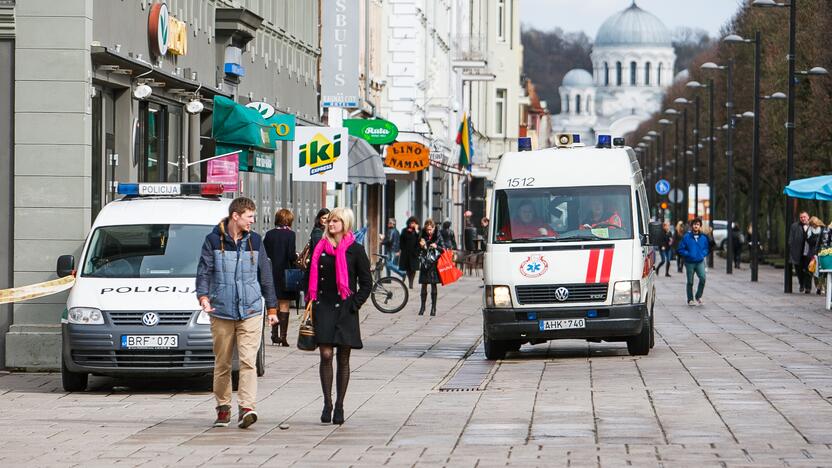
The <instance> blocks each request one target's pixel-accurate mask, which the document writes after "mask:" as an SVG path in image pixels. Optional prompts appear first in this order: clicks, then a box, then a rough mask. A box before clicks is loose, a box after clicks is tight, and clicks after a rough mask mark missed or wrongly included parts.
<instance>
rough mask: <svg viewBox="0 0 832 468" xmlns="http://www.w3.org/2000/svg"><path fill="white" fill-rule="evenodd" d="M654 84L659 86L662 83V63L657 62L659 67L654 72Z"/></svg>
mask: <svg viewBox="0 0 832 468" xmlns="http://www.w3.org/2000/svg"><path fill="white" fill-rule="evenodd" d="M656 84H657V85H659V86H661V85H662V64H661V63H659V69H658V70H657V73H656Z"/></svg>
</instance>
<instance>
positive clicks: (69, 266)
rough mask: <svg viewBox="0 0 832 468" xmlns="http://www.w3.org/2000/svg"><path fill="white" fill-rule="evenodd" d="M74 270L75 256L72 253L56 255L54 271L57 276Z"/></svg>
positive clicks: (67, 274)
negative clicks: (56, 260)
mask: <svg viewBox="0 0 832 468" xmlns="http://www.w3.org/2000/svg"><path fill="white" fill-rule="evenodd" d="M73 271H75V257H74V256H72V255H61V256H60V257H58V264H57V266H56V267H55V273H57V274H58V278H63V277H64V276H69V275H71V274H72V272H73Z"/></svg>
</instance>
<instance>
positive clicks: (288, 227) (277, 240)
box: [263, 208, 298, 346]
mask: <svg viewBox="0 0 832 468" xmlns="http://www.w3.org/2000/svg"><path fill="white" fill-rule="evenodd" d="M294 221H295V215H294V214H292V212H291V211H289V210H287V209H285V208H284V209H281V210H278V211H277V213H276V214H275V215H274V225H275V228H274V229H272V230H270V231H269V232H267V233H266V237H265V238H264V239H263V246H264V247H265V248H266V255H268V256H269V260H271V261H272V279H273V280H274V289H275V291H276V292H277V320H278V323H276V324H274V325H272V343H275V344H280V346H289V342H288V341H286V331H287V330H288V329H289V305H290V302H291V301H296V300H298V292H297V291H289V290H288V289H287V288H286V270H287V269H290V268H296V267H295V261H296V260H297V259H298V254H297V251H296V250H295V247H296V246H295V231H293V230H292V223H293V222H294Z"/></svg>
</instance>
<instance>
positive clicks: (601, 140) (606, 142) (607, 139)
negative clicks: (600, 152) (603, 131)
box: [595, 135, 612, 148]
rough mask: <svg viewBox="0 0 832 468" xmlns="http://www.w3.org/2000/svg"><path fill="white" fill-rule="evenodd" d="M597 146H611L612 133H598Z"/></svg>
mask: <svg viewBox="0 0 832 468" xmlns="http://www.w3.org/2000/svg"><path fill="white" fill-rule="evenodd" d="M595 146H596V147H598V148H612V135H598V144H597V145H595Z"/></svg>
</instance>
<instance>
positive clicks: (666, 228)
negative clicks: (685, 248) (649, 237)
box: [656, 221, 673, 277]
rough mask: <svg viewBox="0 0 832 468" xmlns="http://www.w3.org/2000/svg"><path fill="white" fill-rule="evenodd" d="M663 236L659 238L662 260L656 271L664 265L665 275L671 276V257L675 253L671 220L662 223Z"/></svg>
mask: <svg viewBox="0 0 832 468" xmlns="http://www.w3.org/2000/svg"><path fill="white" fill-rule="evenodd" d="M662 228H663V230H662V237H661V239H659V254H660V255H661V261H660V262H659V264H658V265H656V273H659V271H660V270H661V268H662V265H664V275H665V276H668V277H669V276H670V257H671V255H672V253H673V233H672V232H671V231H670V222H668V221H665V222H664V223H663V224H662Z"/></svg>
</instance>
